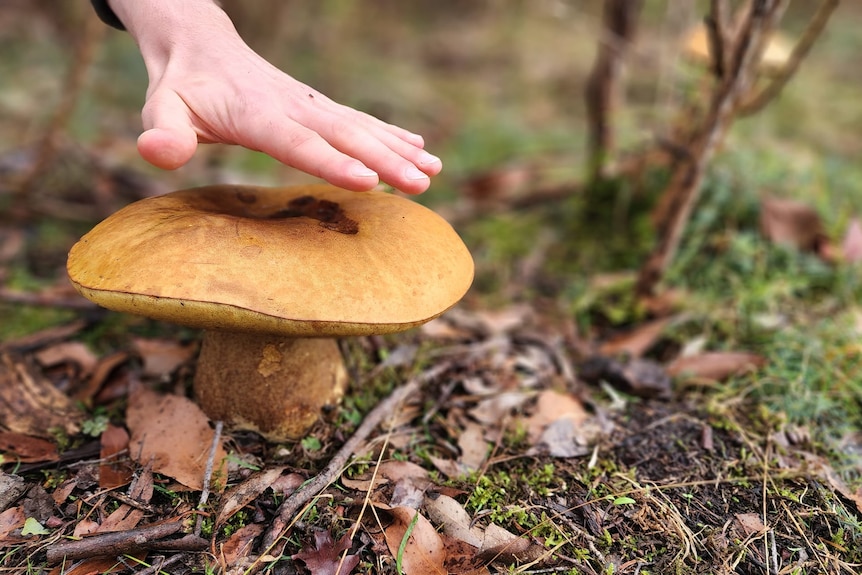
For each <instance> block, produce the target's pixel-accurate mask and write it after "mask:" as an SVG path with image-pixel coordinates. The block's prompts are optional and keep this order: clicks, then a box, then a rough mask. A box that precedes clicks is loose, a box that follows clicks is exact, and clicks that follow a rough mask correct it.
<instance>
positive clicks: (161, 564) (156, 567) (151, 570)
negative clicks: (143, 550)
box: [135, 553, 183, 575]
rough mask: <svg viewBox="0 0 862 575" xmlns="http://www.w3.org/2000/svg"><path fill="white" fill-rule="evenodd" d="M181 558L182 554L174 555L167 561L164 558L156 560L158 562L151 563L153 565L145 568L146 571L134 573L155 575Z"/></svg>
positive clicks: (136, 574) (137, 574)
mask: <svg viewBox="0 0 862 575" xmlns="http://www.w3.org/2000/svg"><path fill="white" fill-rule="evenodd" d="M182 558H183V554H182V553H177V554H176V555H171V556H170V557H168V558H167V559H165V558H164V557H160V558H158V559H159V561H158V562H156V561H153V564H152V565H150V566H149V567H147V568H146V569H142V570H140V571H135V575H156V573H158V572H159V571H161V570H162V569H164V568H165V567H170V566H171V565H173V564H174V563H177V562H178V561H180V560H181V559H182Z"/></svg>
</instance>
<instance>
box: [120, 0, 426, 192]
mask: <svg viewBox="0 0 862 575" xmlns="http://www.w3.org/2000/svg"><path fill="white" fill-rule="evenodd" d="M111 6H112V7H113V8H114V10H115V11H116V12H117V15H118V16H120V18H121V19H122V20H123V22H124V24H125V25H126V27H127V28H128V29H129V31H130V32H131V33H132V35H133V36H134V37H135V39H136V41H137V42H138V45H139V47H140V48H141V53H142V55H143V57H144V62H145V63H146V66H147V72H148V74H149V77H150V85H149V89H148V90H147V99H146V103H145V105H144V108H143V112H142V118H143V124H144V132H143V133H142V134H141V136H140V137H139V139H138V151H139V152H140V154H141V156H142V157H143V158H144V159H145V160H147V161H148V162H150V163H152V164H153V165H155V166H158V167H160V168H164V169H175V168H178V167H180V166H182V165H184V164H185V163H186V162H188V161H189V160H190V159H191V157H192V156H193V155H194V152H195V150H196V148H197V144H198V143H199V142H201V143H216V142H217V143H224V144H237V145H241V146H244V147H246V148H250V149H253V150H258V151H260V152H263V153H265V154H268V155H270V156H272V157H273V158H276V159H277V160H279V161H281V162H283V163H285V164H287V165H290V166H293V167H295V168H297V169H300V170H302V171H305V172H308V173H309V174H312V175H315V176H318V177H321V178H323V179H324V180H326V181H328V182H330V183H331V184H333V185H336V186H339V187H343V188H346V189H350V190H355V191H363V190H368V189H371V188H373V187H374V186H376V185H377V184H378V182H379V181H383V182H386V183H388V184H390V185H391V186H393V187H395V188H397V189H399V190H401V191H404V192H407V193H413V194H416V193H421V192H423V191H425V190H426V189H427V188H428V186H429V185H430V176H433V175H436V174H437V173H439V172H440V170H441V169H442V163H441V162H440V160H439V159H438V158H437V157H435V156H433V155H431V154H429V153H428V152H426V151H425V150H424V149H423V147H424V141H423V139H422V137H421V136H419V135H416V134H412V133H410V132H408V131H407V130H404V129H402V128H399V127H397V126H394V125H391V124H387V123H385V122H382V121H381V120H378V119H377V118H374V117H372V116H370V115H368V114H365V113H363V112H359V111H357V110H354V109H352V108H350V107H347V106H343V105H341V104H338V103H336V102H334V101H332V100H331V99H329V98H327V97H326V96H324V95H323V94H321V93H320V92H318V91H316V90H314V89H312V88H310V87H308V86H307V85H305V84H303V83H302V82H299V81H297V80H295V79H293V78H291V77H290V76H288V75H287V74H285V73H284V72H282V71H280V70H279V69H277V68H275V67H274V66H272V65H271V64H269V63H268V62H267V61H266V60H264V59H263V58H262V57H260V56H259V55H258V54H256V53H255V52H254V51H253V50H252V49H251V48H249V47H248V45H246V44H245V42H243V41H242V39H241V38H240V37H239V35H238V34H237V32H236V30H235V29H234V27H233V24H232V23H231V22H230V20H229V19H228V18H227V15H226V14H224V12H222V11H221V9H220V8H218V7H216V6H215V5H214V4H213V3H212V2H211V1H210V0H186V1H185V2H181V3H177V2H164V1H160V0H136V1H130V0H112V1H111Z"/></svg>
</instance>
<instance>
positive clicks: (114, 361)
mask: <svg viewBox="0 0 862 575" xmlns="http://www.w3.org/2000/svg"><path fill="white" fill-rule="evenodd" d="M128 360H129V354H128V353H126V352H125V351H118V352H116V353H112V354H110V355H106V356H104V357H102V358H101V359H100V360H99V361H98V363H97V364H96V366H95V367H94V368H93V373H92V375H91V376H90V377H88V378H87V381H86V382H85V384H84V385H82V386H81V387H80V388H79V389H78V390H76V391H75V393H74V395H73V397H74V398H75V399H78V400H80V401H92V399H93V397H94V396H95V395H96V394H97V393H98V392H99V390H100V389H101V388H102V386H103V385H104V384H105V381H107V380H108V377H109V376H110V375H111V374H112V373H113V372H114V370H115V369H117V368H118V367H120V366H121V365H123V364H124V363H126V362H127V361H128Z"/></svg>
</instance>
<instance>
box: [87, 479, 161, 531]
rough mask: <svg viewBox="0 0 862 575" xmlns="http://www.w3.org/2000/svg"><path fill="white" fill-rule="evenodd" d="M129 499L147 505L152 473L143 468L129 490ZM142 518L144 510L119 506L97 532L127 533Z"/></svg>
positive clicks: (149, 496)
mask: <svg viewBox="0 0 862 575" xmlns="http://www.w3.org/2000/svg"><path fill="white" fill-rule="evenodd" d="M129 497H131V498H132V499H135V500H137V501H139V502H141V503H149V502H150V499H152V497H153V473H152V471H151V470H150V469H149V468H147V467H145V468H144V469H143V470H142V471H141V472H140V473H139V474H138V476H137V478H136V479H135V481H134V482H133V483H132V486H131V488H130V489H129ZM143 517H144V510H143V509H138V508H137V507H132V506H131V505H128V504H125V503H124V504H122V505H120V506H119V507H118V508H117V509H116V510H114V512H113V513H111V514H110V515H108V516H107V517H106V518H105V520H104V521H102V524H101V525H100V526H99V529H98V531H99V532H100V533H105V532H108V531H128V530H129V529H134V528H135V527H137V526H138V523H139V522H140V521H141V519H143Z"/></svg>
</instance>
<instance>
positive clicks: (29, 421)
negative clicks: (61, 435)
mask: <svg viewBox="0 0 862 575" xmlns="http://www.w3.org/2000/svg"><path fill="white" fill-rule="evenodd" d="M83 419H84V414H83V412H82V411H81V410H80V409H79V408H78V406H77V405H76V403H75V402H74V401H72V399H70V398H69V396H67V395H66V394H64V393H62V392H61V391H59V390H58V389H57V388H56V387H54V385H53V384H52V383H51V382H50V381H48V380H47V379H46V378H45V377H44V376H43V375H42V374H41V372H40V371H39V370H37V369H35V368H34V367H33V366H32V365H30V364H29V363H28V362H27V361H25V360H24V358H23V357H21V356H20V355H17V354H13V353H3V354H0V428H5V429H6V430H8V431H13V432H16V433H22V434H24V435H33V436H35V437H44V438H46V439H51V438H52V437H53V434H52V432H51V430H52V429H55V428H57V429H62V430H63V431H64V432H65V433H66V434H67V435H75V434H76V433H78V430H79V425H80V422H81V421H83Z"/></svg>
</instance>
